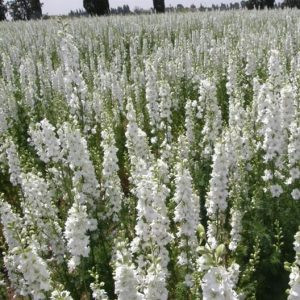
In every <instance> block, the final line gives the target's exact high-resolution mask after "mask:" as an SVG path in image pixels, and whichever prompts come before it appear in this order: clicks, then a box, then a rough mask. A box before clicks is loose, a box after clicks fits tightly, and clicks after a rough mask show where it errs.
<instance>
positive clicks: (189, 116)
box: [184, 100, 195, 145]
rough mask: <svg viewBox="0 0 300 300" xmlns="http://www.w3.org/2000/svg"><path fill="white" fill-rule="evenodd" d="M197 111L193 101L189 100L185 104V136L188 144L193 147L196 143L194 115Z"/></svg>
mask: <svg viewBox="0 0 300 300" xmlns="http://www.w3.org/2000/svg"><path fill="white" fill-rule="evenodd" d="M194 111H195V109H194V105H193V101H191V100H187V101H186V104H185V122H184V126H185V134H186V138H187V140H188V142H189V143H190V144H191V145H192V144H193V143H194V142H195V128H194V114H195V112H194Z"/></svg>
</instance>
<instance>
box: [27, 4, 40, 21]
mask: <svg viewBox="0 0 300 300" xmlns="http://www.w3.org/2000/svg"><path fill="white" fill-rule="evenodd" d="M30 6H31V19H40V18H41V17H42V5H41V2H40V0H30Z"/></svg>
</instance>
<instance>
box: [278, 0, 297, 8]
mask: <svg viewBox="0 0 300 300" xmlns="http://www.w3.org/2000/svg"><path fill="white" fill-rule="evenodd" d="M282 6H283V7H290V8H294V7H297V8H300V0H284V1H283V3H282Z"/></svg>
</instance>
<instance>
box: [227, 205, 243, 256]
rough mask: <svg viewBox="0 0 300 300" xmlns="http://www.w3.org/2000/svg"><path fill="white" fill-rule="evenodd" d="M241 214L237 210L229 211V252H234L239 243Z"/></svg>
mask: <svg viewBox="0 0 300 300" xmlns="http://www.w3.org/2000/svg"><path fill="white" fill-rule="evenodd" d="M242 217H243V214H242V212H241V211H239V210H238V209H234V208H232V209H231V223H230V225H231V231H230V243H229V246H228V248H229V249H230V250H231V251H235V250H236V248H237V246H238V244H239V242H240V241H241V229H242V228H241V227H242V224H241V223H242Z"/></svg>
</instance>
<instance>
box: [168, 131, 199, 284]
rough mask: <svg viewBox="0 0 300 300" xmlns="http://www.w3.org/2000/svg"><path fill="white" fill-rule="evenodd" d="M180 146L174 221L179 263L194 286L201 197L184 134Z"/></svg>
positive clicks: (180, 138)
mask: <svg viewBox="0 0 300 300" xmlns="http://www.w3.org/2000/svg"><path fill="white" fill-rule="evenodd" d="M178 147H180V148H179V149H178V150H179V153H178V154H179V155H178V162H177V163H176V165H175V169H174V172H175V194H174V197H173V201H174V202H175V204H176V207H175V211H174V222H175V223H176V224H177V233H176V236H177V239H178V247H179V250H180V252H179V256H178V258H177V264H178V265H180V266H183V267H184V269H185V284H186V285H187V286H188V287H191V286H192V280H191V279H190V277H191V275H192V272H193V267H194V263H195V259H196V256H197V254H196V248H197V245H198V239H197V228H198V225H199V223H200V198H199V196H198V195H197V194H196V192H195V190H194V187H193V179H192V176H191V174H190V171H189V169H188V146H187V144H186V139H185V137H184V136H180V137H179V140H178Z"/></svg>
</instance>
